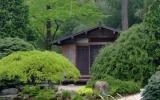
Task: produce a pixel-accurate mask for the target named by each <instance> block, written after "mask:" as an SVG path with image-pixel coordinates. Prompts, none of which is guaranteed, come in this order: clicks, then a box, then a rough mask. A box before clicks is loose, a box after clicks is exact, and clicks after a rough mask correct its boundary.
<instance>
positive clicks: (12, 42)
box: [0, 38, 34, 58]
mask: <svg viewBox="0 0 160 100" xmlns="http://www.w3.org/2000/svg"><path fill="white" fill-rule="evenodd" d="M33 49H34V47H33V45H31V44H29V43H27V42H25V41H24V40H22V39H19V38H4V39H0V58H2V57H4V56H7V55H9V54H11V53H12V52H15V51H29V50H33Z"/></svg>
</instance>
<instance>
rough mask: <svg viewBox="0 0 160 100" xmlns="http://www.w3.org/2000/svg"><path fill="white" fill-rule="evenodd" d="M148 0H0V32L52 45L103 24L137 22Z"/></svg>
mask: <svg viewBox="0 0 160 100" xmlns="http://www.w3.org/2000/svg"><path fill="white" fill-rule="evenodd" d="M151 2H152V0H54V1H53V0H16V1H10V0H0V9H1V10H0V18H1V21H0V36H1V37H8V36H9V37H19V38H22V39H25V40H27V41H30V42H31V43H32V44H34V45H35V46H36V47H37V48H40V49H48V50H50V49H52V48H51V47H52V44H51V43H52V42H53V41H54V40H55V39H57V38H59V37H62V36H65V35H68V34H72V33H75V32H78V31H81V30H84V29H87V28H89V27H93V26H97V25H106V26H110V27H114V28H117V29H122V30H126V29H128V27H130V26H132V25H133V24H135V23H140V22H141V21H142V19H143V15H144V13H145V11H146V10H147V7H148V6H149V5H150V4H151Z"/></svg>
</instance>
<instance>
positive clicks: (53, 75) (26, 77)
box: [0, 51, 80, 84]
mask: <svg viewBox="0 0 160 100" xmlns="http://www.w3.org/2000/svg"><path fill="white" fill-rule="evenodd" d="M64 75H65V76H66V77H65V76H64ZM79 76H80V73H79V71H78V70H77V69H76V67H74V66H73V65H72V64H71V63H70V62H69V61H68V60H67V59H66V58H64V57H63V56H62V55H60V54H57V53H55V52H49V51H45V52H41V51H28V52H16V53H13V54H11V55H9V56H7V57H4V58H3V59H2V60H0V80H2V79H3V78H6V79H9V80H12V79H15V78H17V77H18V79H19V80H20V81H21V82H23V83H26V82H27V83H28V82H29V83H30V82H31V83H32V84H35V83H40V82H41V81H52V82H58V81H63V80H64V79H71V80H77V79H78V78H79Z"/></svg>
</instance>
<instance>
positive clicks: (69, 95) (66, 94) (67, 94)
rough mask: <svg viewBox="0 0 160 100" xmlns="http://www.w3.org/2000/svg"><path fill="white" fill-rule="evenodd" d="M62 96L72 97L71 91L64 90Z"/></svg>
mask: <svg viewBox="0 0 160 100" xmlns="http://www.w3.org/2000/svg"><path fill="white" fill-rule="evenodd" d="M62 97H63V98H70V97H71V93H70V92H69V91H62Z"/></svg>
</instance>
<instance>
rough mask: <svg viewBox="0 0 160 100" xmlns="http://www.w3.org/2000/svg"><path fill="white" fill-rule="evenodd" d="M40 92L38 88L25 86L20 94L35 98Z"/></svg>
mask: <svg viewBox="0 0 160 100" xmlns="http://www.w3.org/2000/svg"><path fill="white" fill-rule="evenodd" d="M39 91H40V87H39V86H32V87H31V86H25V87H24V89H23V91H22V94H28V95H29V96H37V95H38V93H39Z"/></svg>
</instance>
